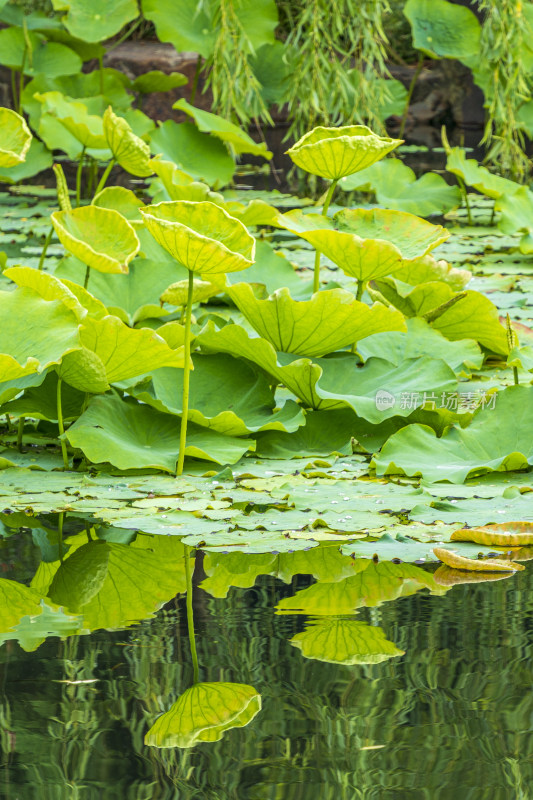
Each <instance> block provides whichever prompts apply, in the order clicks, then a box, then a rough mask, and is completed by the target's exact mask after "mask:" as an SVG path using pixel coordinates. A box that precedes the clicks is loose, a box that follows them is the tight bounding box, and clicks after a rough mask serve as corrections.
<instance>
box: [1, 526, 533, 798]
mask: <svg viewBox="0 0 533 800" xmlns="http://www.w3.org/2000/svg"><path fill="white" fill-rule="evenodd" d="M331 554H332V550H331V548H329V554H328V553H326V554H324V548H320V549H319V550H317V551H309V552H307V553H305V554H296V555H294V556H293V555H285V556H249V557H246V556H242V555H239V554H232V555H231V556H220V555H217V556H214V557H213V556H212V555H205V556H204V555H203V554H200V555H197V556H196V566H195V571H194V584H195V587H194V590H193V608H194V623H195V627H196V638H195V641H196V646H197V650H198V660H199V669H200V680H201V681H209V682H219V681H221V682H224V683H228V682H237V683H244V684H248V685H249V686H251V687H254V688H255V689H256V690H257V692H259V693H260V694H261V698H262V709H261V710H260V711H259V713H257V715H256V716H255V717H254V718H253V719H252V720H251V721H250V722H249V724H248V725H246V727H242V728H233V729H231V730H227V731H226V732H225V733H224V736H223V737H222V738H221V739H220V740H219V741H214V742H208V743H201V744H197V745H196V746H194V747H191V748H180V747H166V748H161V747H156V746H147V745H146V744H144V737H145V735H146V733H147V731H148V729H149V728H150V726H151V725H152V724H153V723H154V721H155V719H156V718H157V717H158V715H159V714H161V713H162V712H164V711H166V710H168V709H169V708H170V706H171V705H172V704H173V703H174V702H175V701H176V699H177V698H178V697H179V696H180V695H181V694H182V693H183V692H184V691H185V690H186V689H187V688H188V687H189V686H190V685H191V683H192V681H193V667H192V660H191V651H190V647H189V639H188V634H187V615H186V600H185V595H184V593H183V591H182V592H181V593H180V594H179V595H178V596H177V597H176V598H174V599H172V600H170V602H167V603H166V604H165V606H164V607H163V608H161V609H160V610H159V611H158V612H157V613H156V614H155V616H153V617H152V618H150V619H146V620H144V621H142V622H140V623H139V624H134V625H132V626H130V627H124V626H122V628H121V629H119V630H96V631H94V632H92V633H85V634H82V635H72V636H68V637H66V638H63V639H61V638H59V637H58V636H55V635H50V636H47V637H46V636H44V637H43V638H44V639H45V640H44V641H42V643H41V644H40V645H39V646H37V648H36V649H34V650H31V647H34V646H35V642H33V644H32V642H31V641H30V640H29V639H28V634H27V628H28V625H30V627H31V624H39V623H38V622H35V620H34V622H33V623H30V622H28V620H26V623H25V624H26V634H25V636H26V638H25V637H24V635H22V634H21V635H20V636H19V639H18V640H17V639H16V638H9V637H10V636H11V637H12V636H15V635H16V631H15V633H13V632H11V633H7V634H6V633H4V639H5V641H3V644H2V645H1V647H0V744H1V758H0V797H1V798H10V800H18V799H20V800H30V799H31V800H33V799H34V798H35V800H37V798H39V800H41V799H44V800H48V799H49V800H63V799H64V800H67V799H68V800H71V799H72V798H81V799H82V800H96V799H97V798H106V799H107V798H117V799H118V798H127V799H128V800H129V799H130V798H131V800H188V799H189V798H206V799H207V800H226V798H227V799H228V800H229V799H230V798H231V800H233V799H235V800H304V798H305V800H315V799H316V800H352V799H354V798H356V799H357V800H381V799H382V798H387V799H388V798H394V800H422V799H423V800H484V798H487V799H488V798H490V799H491V800H514V799H515V798H516V799H517V800H518V798H530V797H532V796H533V789H532V788H531V787H532V786H533V780H532V779H533V737H532V725H533V692H532V678H533V650H532V637H533V632H532V624H531V616H532V610H533V593H532V589H533V586H532V571H531V569H528V568H526V571H525V572H522V573H519V574H518V575H516V576H513V577H512V578H509V579H506V580H499V581H497V582H488V583H480V584H476V585H456V586H453V587H452V588H449V589H446V588H445V587H442V586H440V587H439V586H438V585H437V584H434V583H432V577H431V574H432V572H433V569H432V568H429V567H428V568H427V569H425V570H424V569H421V568H419V567H416V566H413V565H391V564H386V563H383V564H374V563H373V562H366V567H365V568H364V569H363V568H362V567H363V566H364V565H361V564H360V563H357V562H353V561H351V560H350V559H349V558H344V557H340V556H337V555H333V556H332V555H331ZM38 556H39V551H38V550H37V548H35V546H34V545H33V544H32V543H31V538H28V536H27V534H26V535H25V536H21V535H17V536H14V537H11V538H10V539H8V540H5V541H3V542H0V562H1V568H2V570H3V572H2V577H3V578H4V579H6V578H7V579H9V580H11V581H19V582H23V583H26V584H28V583H29V581H30V579H31V577H32V575H33V574H34V573H35V571H36V568H37V561H38ZM325 556H327V557H328V558H330V559H331V558H332V560H331V561H330V562H327V561H325V560H324V558H325ZM67 561H68V559H67ZM162 566H163V568H164V567H165V565H164V564H163V565H162ZM526 567H527V565H526ZM41 568H42V565H41ZM261 570H264V572H272V573H274V574H262V575H261V574H259V575H258V577H257V579H256V580H255V583H254V580H253V575H252V573H253V572H254V571H255V572H256V573H260V572H261ZM305 570H308V573H307V574H305ZM209 573H210V575H209ZM311 573H313V574H314V575H315V576H316V575H318V576H319V579H318V580H317V578H316V577H313V574H311ZM276 575H278V577H276ZM213 576H214V577H213ZM246 576H248V577H246ZM279 576H280V577H279ZM112 577H114V576H112ZM206 578H207V580H206ZM424 582H425V583H424ZM0 583H1V585H0V598H1V597H2V594H1V593H2V589H5V586H6V584H5V583H2V582H0ZM141 583H142V581H141ZM231 583H237V584H241V585H244V584H246V583H249V584H252V585H251V587H250V588H238V586H235V585H233V586H229V588H228V584H231ZM118 585H119V584H118V582H117V586H118ZM202 585H203V586H204V588H202ZM144 588H145V587H142V586H140V587H139V589H140V590H144ZM225 589H227V597H213V596H212V594H213V593H215V594H216V593H218V594H221V593H224V591H225ZM208 590H209V591H208ZM102 591H103V590H102ZM4 594H5V592H4ZM106 597H107V601H108V602H109V595H107V596H106ZM106 597H104V596H103V594H102V595H101V597H100V599H101V600H102V599H103V600H104V601H105V600H106ZM122 600H123V602H124V604H125V605H126V606H127V604H128V602H130V601H131V598H128V597H126V596H125V597H123V598H122ZM90 603H94V598H93V600H91V601H90ZM90 603H89V604H88V605H90ZM0 605H1V607H2V608H4V606H3V605H2V601H1V600H0ZM88 605H87V606H84V607H82V609H81V610H82V612H83V611H84V610H85V609H86V608H88ZM306 610H307V611H308V612H313V613H312V614H311V613H309V614H306V613H302V612H305V611H306ZM295 612H296V613H295ZM347 612H348V613H347ZM89 616H90V615H89V614H88V616H87V618H89ZM54 624H56V625H57V621H56V622H55V623H53V624H52V623H51V624H50V625H49V627H50V628H53V625H54ZM317 626H318V628H319V630H324V631H325V632H326V634H327V635H325V636H324V637H322V638H321V637H318V639H317V640H316V641H315V643H314V650H313V652H311V653H310V652H307V653H305V652H304V650H305V647H304V645H302V644H301V641H300V646H297V644H296V643H297V642H298V641H299V640H298V639H296V640H295V641H296V643H291V641H290V640H291V639H293V637H295V636H296V637H298V636H301V635H302V634H305V632H306V631H307V632H309V631H310V630H316V629H317ZM320 626H322V627H321V628H320ZM339 626H340V627H339ZM354 626H355V627H354ZM45 627H46V626H44V627H43V629H44V628H45ZM22 628H23V625H22V623H21V628H20V630H22ZM333 630H335V631H336V638H335V637H334V638H333V639H332V638H331V635H329V634H331V631H333ZM2 631H3V632H4V631H5V627H2ZM339 631H340V634H339ZM328 632H329V634H328ZM328 637H329V638H328ZM350 637H351V638H350ZM30 638H31V637H30ZM341 640H342V641H341ZM21 641H22V644H23V645H24V647H25V648H26V649H23V647H22V646H21ZM332 642H333V644H332ZM369 642H370V645H369V644H368V643H369ZM376 642H377V645H378V647H377V650H378V651H380V653H379V654H378V655H376V653H375V652H374V653H373V654H372V652H371V651H372V647H374V645H376ZM383 642H385V645H384V644H383ZM372 643H373V644H372ZM308 646H309V643H308ZM374 649H375V648H374ZM387 649H388V650H391V649H392V651H393V652H396V653H397V652H399V651H405V652H404V655H390V653H389V654H388V655H387V654H384V650H387ZM323 658H329V659H331V660H330V661H326V660H322V659H323ZM335 658H344V659H346V658H348V660H352V661H356V662H357V661H359V662H365V661H366V662H368V661H372V660H374V661H378V663H352V664H342V663H335V662H334V659H335ZM380 659H384V660H380Z"/></svg>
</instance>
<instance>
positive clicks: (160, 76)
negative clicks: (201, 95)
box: [133, 69, 189, 94]
mask: <svg viewBox="0 0 533 800" xmlns="http://www.w3.org/2000/svg"><path fill="white" fill-rule="evenodd" d="M188 82H189V79H188V77H187V76H186V75H184V74H183V73H182V72H171V73H170V74H168V73H166V72H161V70H160V69H152V70H150V71H149V72H145V73H143V74H142V75H139V76H138V77H137V78H135V80H134V81H133V89H134V91H136V92H139V93H140V94H149V93H150V92H169V91H170V90H171V89H177V88H178V86H185V84H186V83H188Z"/></svg>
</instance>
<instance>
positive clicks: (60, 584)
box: [48, 542, 111, 612]
mask: <svg viewBox="0 0 533 800" xmlns="http://www.w3.org/2000/svg"><path fill="white" fill-rule="evenodd" d="M110 550H111V547H110V545H109V544H108V543H107V542H88V543H87V544H85V545H83V546H82V547H80V548H78V549H77V550H76V551H75V552H74V553H73V554H72V555H71V556H70V557H69V558H67V559H66V560H65V562H64V563H63V564H61V566H60V567H59V569H58V570H57V572H56V574H55V575H54V578H53V580H52V583H51V584H50V588H49V590H48V597H49V598H50V599H51V600H53V601H54V603H57V605H60V606H65V607H66V608H68V609H70V611H74V612H78V611H80V608H81V606H84V605H85V604H86V603H88V602H89V601H90V600H92V598H93V597H94V596H95V595H96V594H97V593H98V592H99V591H100V589H101V588H102V584H103V582H104V580H105V578H106V575H107V569H108V561H109V553H110Z"/></svg>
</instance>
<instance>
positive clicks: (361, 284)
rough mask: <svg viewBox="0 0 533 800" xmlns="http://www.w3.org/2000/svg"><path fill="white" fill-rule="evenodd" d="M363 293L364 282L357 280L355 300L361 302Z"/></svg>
mask: <svg viewBox="0 0 533 800" xmlns="http://www.w3.org/2000/svg"><path fill="white" fill-rule="evenodd" d="M364 291H365V282H364V281H363V280H361V278H358V279H357V294H356V295H355V299H356V300H361V298H362V296H363V292H364Z"/></svg>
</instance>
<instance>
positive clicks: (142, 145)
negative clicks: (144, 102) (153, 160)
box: [104, 106, 153, 178]
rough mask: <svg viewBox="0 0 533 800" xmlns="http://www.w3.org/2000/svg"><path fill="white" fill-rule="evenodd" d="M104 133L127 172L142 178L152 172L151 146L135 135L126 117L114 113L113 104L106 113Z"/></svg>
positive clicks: (116, 157)
mask: <svg viewBox="0 0 533 800" xmlns="http://www.w3.org/2000/svg"><path fill="white" fill-rule="evenodd" d="M104 135H105V138H106V141H107V144H108V147H109V149H110V150H111V152H112V153H113V156H114V157H115V159H116V160H117V161H118V163H119V164H120V166H121V167H123V168H124V169H125V170H126V172H129V173H130V174H131V175H137V176H139V177H140V178H146V177H148V175H151V174H152V171H153V170H152V169H151V167H150V165H149V161H150V148H149V147H148V145H147V144H146V142H143V140H142V139H139V137H138V136H135V134H134V133H133V131H132V129H131V128H130V126H129V125H128V123H127V122H126V120H125V119H123V118H122V117H117V115H116V114H114V113H113V109H112V108H111V106H109V108H108V109H107V110H106V112H105V113H104Z"/></svg>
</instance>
